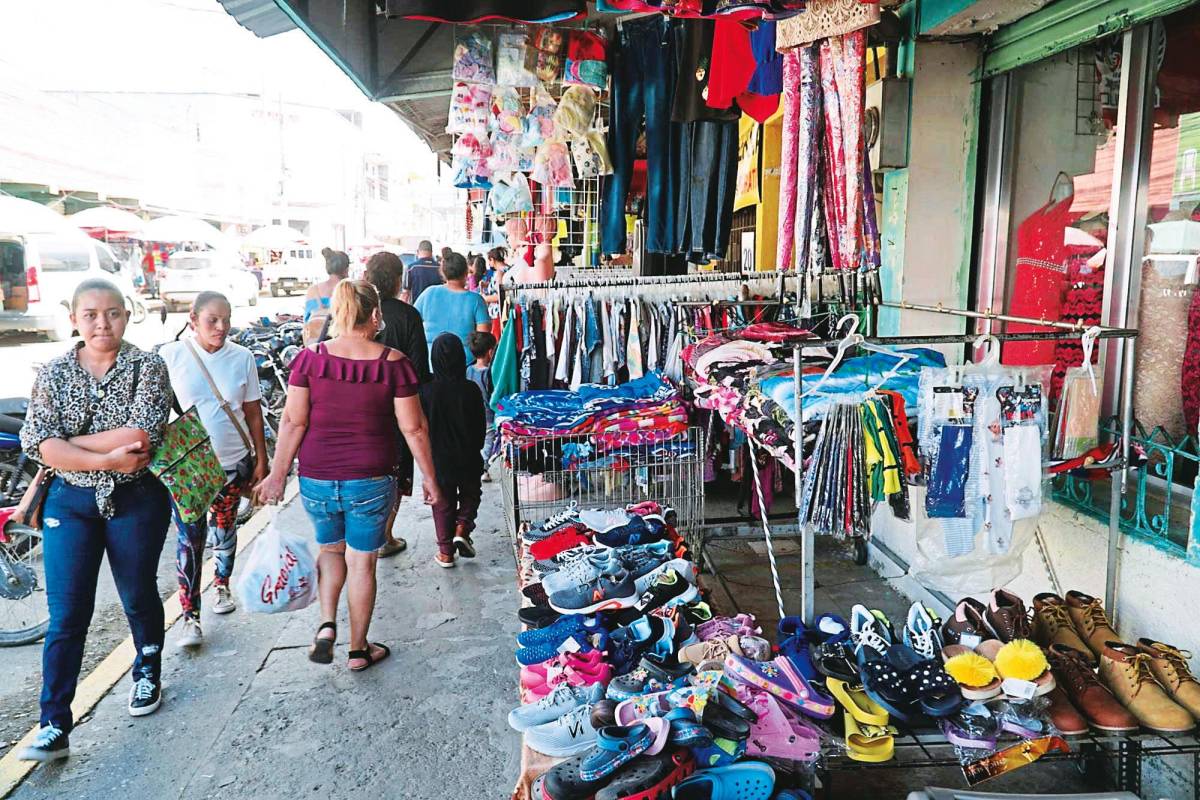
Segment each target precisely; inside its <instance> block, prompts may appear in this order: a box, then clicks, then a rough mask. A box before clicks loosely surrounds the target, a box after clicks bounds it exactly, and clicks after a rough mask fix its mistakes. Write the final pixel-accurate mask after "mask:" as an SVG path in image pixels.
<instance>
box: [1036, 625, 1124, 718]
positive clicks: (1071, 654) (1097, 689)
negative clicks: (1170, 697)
mask: <svg viewBox="0 0 1200 800" xmlns="http://www.w3.org/2000/svg"><path fill="white" fill-rule="evenodd" d="M1090 656H1091V654H1090V653H1084V652H1083V651H1081V650H1074V649H1072V648H1070V647H1067V646H1065V645H1061V644H1052V645H1050V646H1049V647H1048V648H1047V649H1046V657H1047V658H1048V659H1050V665H1051V667H1052V668H1053V670H1054V679H1055V680H1056V681H1057V682H1058V686H1059V688H1060V689H1061V690H1062V691H1064V692H1065V693H1066V695H1067V697H1068V698H1070V700H1071V703H1073V704H1074V706H1075V707H1076V708H1078V709H1079V710H1080V711H1081V712H1082V713H1083V715H1084V717H1086V718H1087V721H1088V724H1089V725H1091V726H1092V727H1093V728H1095V729H1097V730H1100V731H1105V732H1107V733H1130V732H1132V731H1136V730H1137V729H1138V720H1137V717H1135V716H1133V714H1130V713H1129V710H1128V709H1127V708H1125V706H1123V705H1121V704H1120V703H1119V702H1117V698H1115V697H1113V694H1112V692H1110V691H1109V690H1108V689H1106V688H1105V687H1104V685H1103V684H1101V683H1100V681H1099V680H1097V679H1096V673H1095V672H1094V671H1093V670H1092V666H1091V662H1090V661H1088V658H1089V657H1090ZM1056 725H1057V723H1056Z"/></svg>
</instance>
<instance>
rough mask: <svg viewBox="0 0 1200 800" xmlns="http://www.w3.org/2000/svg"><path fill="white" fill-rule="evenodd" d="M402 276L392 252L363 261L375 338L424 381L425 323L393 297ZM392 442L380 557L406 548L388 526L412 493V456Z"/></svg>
mask: <svg viewBox="0 0 1200 800" xmlns="http://www.w3.org/2000/svg"><path fill="white" fill-rule="evenodd" d="M403 276H404V263H403V262H402V261H401V260H400V257H399V256H397V255H396V254H395V253H389V252H387V251H386V250H385V251H381V252H378V253H376V254H375V255H373V256H371V258H370V259H369V260H368V261H367V273H366V278H367V281H368V282H369V283H371V284H373V285H374V286H375V288H376V290H378V292H379V298H380V305H379V311H380V313H381V314H382V315H383V330H381V331H380V332H379V335H378V336H377V337H376V341H378V342H379V343H380V344H383V345H386V346H387V347H392V348H395V349H396V350H399V351H400V352H401V353H404V355H406V356H408V360H409V361H411V362H412V363H413V366H414V367H416V368H417V376H418V377H419V378H420V379H421V382H422V383H425V382H426V381H428V380H429V378H430V375H429V349H428V345H427V344H426V343H425V325H424V324H423V323H422V322H421V314H420V313H419V312H418V311H417V310H416V309H415V308H413V307H412V306H410V305H409V304H408V303H406V302H404V301H403V300H399V299H397V297H396V295H397V294H399V293H400V284H401V282H402V281H401V279H402V278H403ZM396 441H397V448H396V452H397V463H396V471H395V475H396V494H395V499H394V500H393V501H392V511H391V515H390V516H389V517H388V521H387V527H386V529H385V530H386V532H387V540H386V541H384V543H383V547H380V548H379V557H380V558H387V557H388V556H394V555H396V554H397V553H399V552H402V551H403V550H404V549H405V548H407V547H408V542H406V541H404V539H402V538H401V537H399V536H393V535H392V526H393V525H394V524H395V522H396V514H397V513H399V511H400V500H401V498H403V497H411V496H412V488H413V457H412V453H411V452H409V449H408V444H407V443H406V442H405V441H404V437H403V436H400V435H399V433H397V437H396Z"/></svg>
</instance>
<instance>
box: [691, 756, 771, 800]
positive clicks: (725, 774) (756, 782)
mask: <svg viewBox="0 0 1200 800" xmlns="http://www.w3.org/2000/svg"><path fill="white" fill-rule="evenodd" d="M774 791H775V770H773V769H771V766H770V765H769V764H764V763H763V762H761V761H742V762H740V763H737V764H729V765H727V766H724V767H717V768H715V769H708V770H704V771H703V772H698V773H696V774H695V775H693V776H692V777H690V778H688V779H687V780H685V781H683V782H682V783H680V784H678V785H677V786H676V787H675V791H674V793H673V795H672V796H673V797H674V800H771V793H772V792H774Z"/></svg>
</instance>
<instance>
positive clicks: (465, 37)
mask: <svg viewBox="0 0 1200 800" xmlns="http://www.w3.org/2000/svg"><path fill="white" fill-rule="evenodd" d="M492 64H493V60H492V39H491V36H489V35H488V34H487V32H485V31H484V30H482V29H480V28H467V29H466V30H464V31H462V32H461V33H459V35H458V39H457V41H455V43H454V65H453V68H452V71H451V76H452V77H453V78H454V80H456V81H467V82H470V83H489V84H490V83H495V82H496V71H495V69H494V68H493V66H492Z"/></svg>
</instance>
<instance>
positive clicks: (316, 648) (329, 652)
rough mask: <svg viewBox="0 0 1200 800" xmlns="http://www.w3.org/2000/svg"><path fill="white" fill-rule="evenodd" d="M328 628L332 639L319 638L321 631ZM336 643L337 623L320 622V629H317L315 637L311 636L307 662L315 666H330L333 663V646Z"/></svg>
mask: <svg viewBox="0 0 1200 800" xmlns="http://www.w3.org/2000/svg"><path fill="white" fill-rule="evenodd" d="M326 628H329V629H330V630H331V631H333V638H332V639H323V638H321V631H323V630H325V629H326ZM336 642H337V623H334V622H322V623H321V627H319V628H317V634H316V636H313V643H312V647H310V648H309V649H308V660H309V661H312V662H314V663H316V664H332V663H333V646H334V644H335V643H336Z"/></svg>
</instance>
